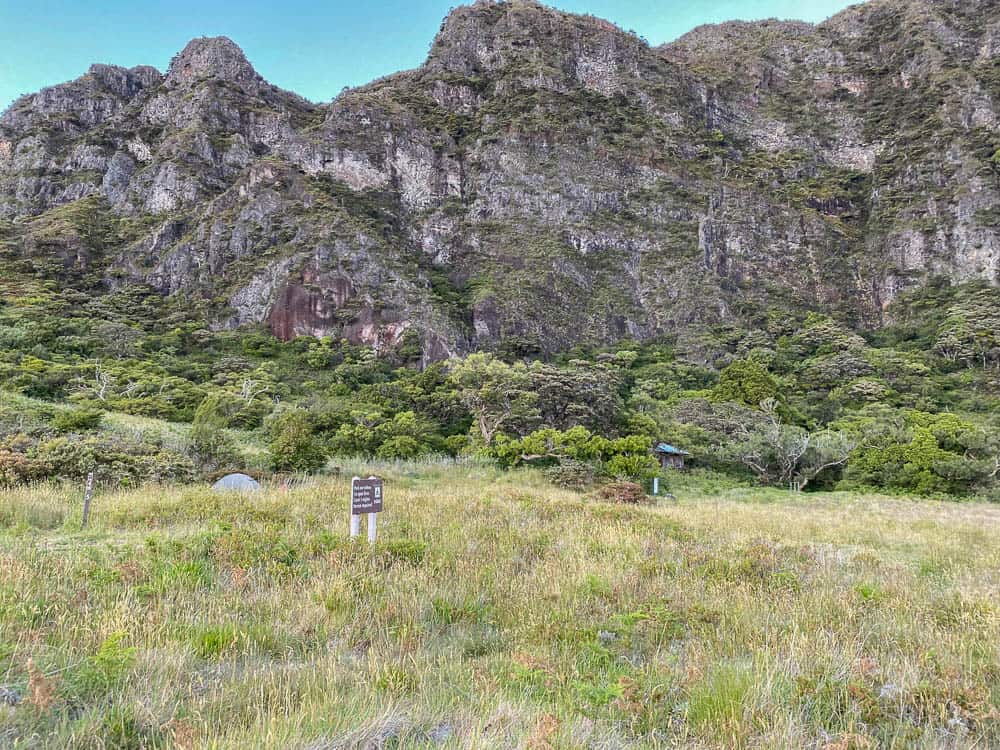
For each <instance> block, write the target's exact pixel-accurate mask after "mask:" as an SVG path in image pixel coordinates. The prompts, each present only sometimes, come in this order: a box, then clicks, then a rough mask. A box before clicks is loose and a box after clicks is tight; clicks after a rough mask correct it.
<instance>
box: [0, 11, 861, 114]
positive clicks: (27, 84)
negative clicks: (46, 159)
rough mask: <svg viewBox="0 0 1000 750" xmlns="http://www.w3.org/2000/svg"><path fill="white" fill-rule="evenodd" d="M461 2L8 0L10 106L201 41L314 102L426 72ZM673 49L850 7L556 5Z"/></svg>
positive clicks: (5, 77)
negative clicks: (241, 55) (724, 28)
mask: <svg viewBox="0 0 1000 750" xmlns="http://www.w3.org/2000/svg"><path fill="white" fill-rule="evenodd" d="M456 4H458V3H456V2H455V0H367V2H365V1H364V0H361V2H358V1H357V0H354V2H336V1H331V0H325V1H323V0H282V1H281V2H266V1H265V0H245V1H243V2H239V3H237V2H233V1H232V0H228V1H227V0H106V1H105V2H100V1H98V2H82V1H81V0H32V1H31V2H25V1H15V0H0V110H2V109H4V108H6V107H7V105H8V104H10V103H11V102H12V101H13V100H14V99H15V98H16V97H17V96H19V95H20V94H25V93H30V92H33V91H37V90H38V89H40V88H42V87H43V86H50V85H52V84H55V83H60V82H62V81H67V80H70V79H72V78H76V77H77V76H79V75H82V74H83V73H84V72H86V70H87V68H88V67H89V66H90V64H91V63H94V62H104V63H113V64H116V65H125V66H133V65H140V64H146V65H154V66H156V67H157V68H159V69H160V70H165V69H166V67H167V64H168V63H169V61H170V58H171V57H172V56H173V55H174V54H176V53H177V52H178V51H180V49H181V48H182V47H183V46H184V44H185V43H186V42H187V41H188V40H189V39H191V38H193V37H196V36H217V35H225V36H228V37H231V38H232V39H233V40H234V41H235V42H236V43H237V44H239V45H240V46H241V47H242V48H243V49H244V51H245V52H246V54H247V57H248V58H249V59H250V62H252V63H253V65H254V67H255V68H257V70H258V72H259V73H260V74H261V75H262V76H264V77H265V78H266V79H268V80H269V81H271V82H272V83H274V84H277V85H278V86H281V87H283V88H286V89H291V90H292V91H295V92H296V93H298V94H301V95H302V96H305V97H306V98H308V99H311V100H313V101H318V102H319V101H328V100H330V99H332V98H333V97H334V96H336V95H337V93H339V92H340V90H341V89H342V88H343V87H344V86H357V85H359V84H362V83H366V82H368V81H370V80H372V79H373V78H377V77H379V76H383V75H387V74H389V73H393V72H395V71H397V70H404V69H407V68H413V67H416V66H417V65H419V64H420V63H421V62H422V61H423V60H424V57H425V56H426V54H427V50H428V48H429V46H430V43H431V40H432V39H433V38H434V35H435V33H436V32H437V30H438V27H439V26H440V23H441V20H442V19H443V18H444V16H445V15H446V14H447V13H448V10H449V9H450V8H451V7H452V6H453V5H456ZM549 4H550V5H554V6H555V7H558V8H562V9H563V10H568V11H572V12H575V13H591V14H593V15H595V16H600V17H601V18H606V19H608V20H610V21H613V22H615V23H616V24H618V25H619V26H621V27H622V28H625V29H632V30H634V31H636V32H638V33H639V34H640V35H642V36H643V37H645V38H646V39H648V40H649V42H650V43H651V44H661V43H663V42H666V41H670V40H672V39H675V38H677V37H678V36H680V35H681V34H683V33H685V32H686V31H689V30H690V29H692V28H694V27H695V26H698V25H699V24H702V23H715V22H718V21H726V20H732V19H736V18H740V19H757V18H772V17H774V18H796V19H801V20H806V21H821V20H823V19H825V18H827V17H829V16H830V15H832V14H834V13H836V12H838V11H840V10H842V9H843V8H846V7H847V6H848V5H851V4H852V3H850V2H844V1H843V0H717V1H716V2H709V1H699V0H554V2H551V3H549Z"/></svg>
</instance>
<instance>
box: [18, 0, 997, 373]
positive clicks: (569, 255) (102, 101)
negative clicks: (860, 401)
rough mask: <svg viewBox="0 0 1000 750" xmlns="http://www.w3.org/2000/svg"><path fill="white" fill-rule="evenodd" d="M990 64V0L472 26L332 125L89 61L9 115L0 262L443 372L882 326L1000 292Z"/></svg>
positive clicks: (239, 85)
mask: <svg viewBox="0 0 1000 750" xmlns="http://www.w3.org/2000/svg"><path fill="white" fill-rule="evenodd" d="M998 50H1000V3H997V2H996V1H995V0H908V1H904V0H873V2H870V3H868V4H865V5H862V6H857V7H855V8H852V9H850V10H848V11H846V12H844V13H843V14H841V15H839V16H836V17H834V18H833V19H831V20H830V21H828V22H826V23H824V24H821V25H819V26H812V25H809V24H803V23H779V22H763V23H750V24H748V23H732V24H724V25H721V26H715V27H705V28H700V29H696V30H695V31H693V32H691V33H690V34H688V35H687V36H685V37H683V38H682V39H680V40H678V41H677V42H674V43H672V44H669V45H666V46H663V47H659V48H650V47H649V46H648V45H647V44H646V43H645V42H643V41H642V40H641V39H639V38H637V37H635V36H633V35H630V34H627V33H625V32H623V31H621V30H619V29H618V28H616V27H614V26H613V25H611V24H609V23H607V22H604V21H601V20H599V19H595V18H591V17H581V16H572V15H568V14H565V13H561V12H558V11H555V10H552V9H549V8H546V7H544V6H541V5H538V4H536V3H533V2H529V1H528V0H512V1H511V2H504V3H494V2H477V3H476V4H474V5H471V6H467V7H461V8H458V9H457V10H455V11H453V12H452V13H451V14H450V15H449V17H448V18H447V19H446V20H445V22H444V24H443V25H442V27H441V30H440V33H439V34H438V36H437V38H436V39H435V41H434V44H433V47H432V49H431V52H430V55H429V57H428V60H427V62H426V63H425V65H424V66H422V67H421V68H418V69H416V70H413V71H408V72H404V73H399V74H397V75H394V76H390V77H388V78H384V79H381V80H379V81H376V82H374V83H372V84H369V85H368V86H365V87H362V88H358V89H354V90H351V91H347V92H345V93H344V94H342V95H341V96H339V97H338V98H337V99H336V100H334V101H333V102H332V103H330V104H326V105H314V104H311V103H309V102H307V101H305V100H303V99H301V98H299V97H297V96H295V95H293V94H290V93H288V92H284V91H281V90H279V89H277V88H275V87H273V86H271V85H270V84H268V83H267V82H266V81H264V80H262V79H261V78H260V76H258V75H257V73H256V72H255V71H254V69H253V68H252V66H251V65H250V63H249V62H248V61H247V60H246V58H245V57H244V55H243V53H242V52H241V51H240V49H239V48H238V47H237V46H236V45H235V44H233V43H232V42H231V41H229V40H227V39H198V40H194V41H192V42H191V43H190V44H189V45H188V46H187V47H186V48H185V49H184V50H183V51H182V52H181V53H180V54H179V55H178V56H177V57H176V58H175V59H174V60H173V61H172V63H171V65H170V69H169V70H168V72H167V74H166V75H165V76H164V75H161V74H160V73H159V72H157V71H156V70H154V69H152V68H147V67H142V68H134V69H131V70H125V69H122V68H116V67H113V66H104V65H95V66H93V67H92V68H91V69H90V71H89V72H88V73H87V74H86V75H85V76H83V77H82V78H80V79H77V80H76V81H72V82H70V83H67V84H63V85H60V86H55V87H52V88H49V89H45V90H43V91H41V92H39V93H37V94H34V95H30V96H27V97H24V98H22V99H20V100H19V101H17V102H16V103H15V104H14V105H13V106H12V107H11V108H10V109H9V110H8V111H7V112H6V113H5V114H4V115H3V116H2V118H0V224H5V225H6V227H7V229H6V230H5V231H6V236H8V237H12V238H13V239H11V240H9V241H8V246H7V251H6V252H5V254H2V255H0V264H2V263H4V262H11V261H10V258H12V257H14V258H16V259H17V260H18V261H20V262H22V263H23V261H24V259H25V258H35V259H38V258H42V259H43V260H44V261H45V262H44V263H40V264H39V267H40V268H41V267H44V268H46V269H51V268H53V267H55V268H56V269H57V271H56V272H55V273H56V275H57V276H58V277H59V279H60V280H61V282H62V283H83V281H81V280H83V279H86V280H89V281H88V282H87V283H91V284H92V285H95V288H96V289H97V290H100V289H113V288H115V287H116V286H119V285H122V284H126V283H141V284H146V285H150V286H152V287H155V288H156V289H158V290H159V291H160V292H162V293H163V294H164V295H174V296H175V297H176V299H178V300H179V301H180V302H181V304H182V306H188V307H190V309H197V310H198V311H199V313H198V314H203V315H206V316H207V317H208V318H209V320H210V322H211V324H212V325H214V326H217V327H235V326H240V325H244V324H254V323H266V324H268V325H269V326H270V327H271V329H272V330H273V331H274V333H275V334H276V335H278V336H280V337H282V338H290V337H293V336H296V335H334V336H346V337H348V338H350V339H351V340H352V341H355V342H364V343H368V344H371V345H372V346H375V347H376V348H379V349H384V348H387V347H392V346H395V345H397V344H399V343H400V342H401V341H402V340H403V338H404V337H407V336H410V337H413V336H415V337H417V338H418V339H419V340H420V341H421V342H422V344H423V350H424V356H425V358H427V359H434V358H440V357H443V356H447V355H448V354H449V353H453V352H458V351H465V350H469V349H472V348H490V347H494V346H496V345H497V344H498V343H499V342H500V341H501V340H503V341H504V342H505V344H506V345H507V346H509V347H513V348H514V349H515V350H516V349H523V350H524V351H539V350H540V351H555V350H560V349H565V348H568V347H570V346H572V345H574V344H578V343H598V342H609V341H613V340H616V339H620V338H624V337H630V338H639V339H645V338H651V337H655V336H659V335H662V334H666V333H671V332H675V331H678V330H684V329H686V328H687V327H689V326H692V325H697V324H699V323H711V322H716V321H720V320H725V319H728V318H738V319H741V320H747V319H751V320H752V319H758V318H760V317H761V316H763V315H765V313H766V311H767V309H768V308H773V307H789V306H791V307H796V308H820V309H825V310H828V311H832V312H835V313H837V314H838V315H841V316H843V317H845V318H847V319H850V320H852V321H854V322H855V323H857V324H861V325H869V326H877V325H879V324H880V323H881V322H882V321H883V319H884V315H885V309H886V306H887V305H888V303H889V302H891V300H892V299H893V298H894V297H895V296H896V295H897V294H898V293H899V292H900V291H901V290H902V289H905V288H907V287H911V286H914V285H919V284H921V283H922V282H924V281H925V280H927V279H928V278H930V277H931V276H940V275H944V276H947V277H950V278H951V279H953V280H966V279H970V278H987V279H990V280H992V281H997V278H998V271H1000V239H998V231H1000V229H998V225H1000V195H998V193H1000V133H998V122H997V108H996V103H997V100H998V98H1000V58H998V55H997V53H998ZM5 259H7V260H5ZM39 273H41V271H39ZM45 273H48V274H50V275H51V274H52V273H53V272H52V271H51V270H48V271H45Z"/></svg>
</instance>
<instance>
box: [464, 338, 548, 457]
mask: <svg viewBox="0 0 1000 750" xmlns="http://www.w3.org/2000/svg"><path fill="white" fill-rule="evenodd" d="M450 381H451V383H452V384H453V385H454V387H455V388H456V389H457V390H458V394H459V397H460V398H461V399H462V403H464V404H465V406H466V408H467V409H469V411H471V412H472V415H473V419H474V421H475V425H476V428H477V429H478V431H479V435H480V436H481V437H482V440H483V443H484V444H485V445H487V446H489V445H492V444H493V440H494V438H495V437H496V435H497V434H498V433H499V432H500V430H502V429H503V428H504V427H506V426H508V425H512V424H522V425H523V424H525V423H527V422H529V421H530V420H532V419H535V418H537V415H538V410H537V408H536V406H535V405H536V403H537V401H538V397H537V396H536V395H535V394H534V393H532V392H531V391H530V388H531V376H530V374H529V372H528V368H527V367H526V366H525V365H524V363H521V362H518V363H517V364H515V365H508V364H507V363H506V362H503V361H502V360H499V359H496V358H495V357H494V356H493V355H492V354H486V353H477V354H470V355H469V356H468V357H466V358H465V359H463V360H459V361H458V362H456V363H455V364H454V365H453V366H452V370H451V375H450Z"/></svg>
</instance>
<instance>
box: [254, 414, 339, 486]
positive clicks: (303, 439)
mask: <svg viewBox="0 0 1000 750" xmlns="http://www.w3.org/2000/svg"><path fill="white" fill-rule="evenodd" d="M268 428H269V431H270V433H271V460H272V462H273V464H274V468H275V469H277V470H278V471H315V470H317V469H320V468H322V467H323V465H324V464H325V463H326V454H325V453H324V451H323V447H322V445H321V444H320V442H319V440H318V439H317V438H316V436H315V435H313V429H312V421H311V420H310V419H309V414H308V413H307V412H306V411H305V410H303V409H288V410H286V411H283V412H280V413H279V414H277V415H276V416H275V417H274V418H272V419H271V421H270V423H269V425H268Z"/></svg>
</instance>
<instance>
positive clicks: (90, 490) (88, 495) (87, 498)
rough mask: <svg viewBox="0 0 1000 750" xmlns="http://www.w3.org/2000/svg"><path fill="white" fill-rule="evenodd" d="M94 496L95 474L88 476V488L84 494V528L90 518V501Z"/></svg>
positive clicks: (91, 473)
mask: <svg viewBox="0 0 1000 750" xmlns="http://www.w3.org/2000/svg"><path fill="white" fill-rule="evenodd" d="M93 496H94V472H90V473H89V474H88V475H87V488H86V489H85V490H84V492H83V526H86V525H87V520H88V519H89V518H90V499H91V498H92V497H93Z"/></svg>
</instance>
